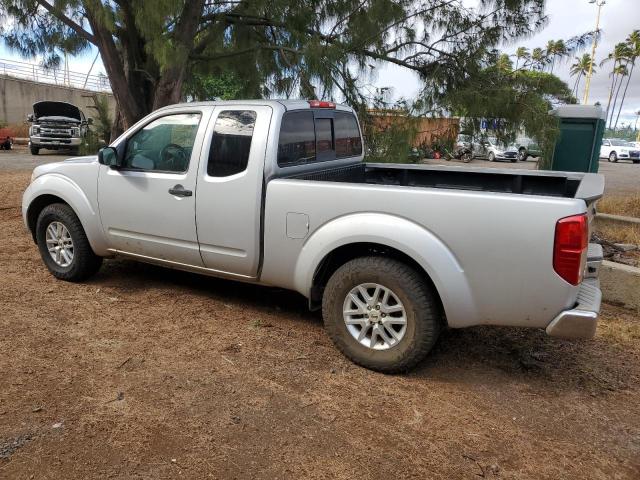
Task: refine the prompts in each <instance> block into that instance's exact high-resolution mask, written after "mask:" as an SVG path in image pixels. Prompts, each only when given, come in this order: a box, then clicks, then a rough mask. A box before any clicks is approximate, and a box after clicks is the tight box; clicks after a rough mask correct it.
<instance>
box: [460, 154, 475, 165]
mask: <svg viewBox="0 0 640 480" xmlns="http://www.w3.org/2000/svg"><path fill="white" fill-rule="evenodd" d="M472 158H473V156H472V155H471V152H464V153H463V154H462V156H461V157H460V159H461V160H462V161H463V162H464V163H469V162H470V161H471V159H472Z"/></svg>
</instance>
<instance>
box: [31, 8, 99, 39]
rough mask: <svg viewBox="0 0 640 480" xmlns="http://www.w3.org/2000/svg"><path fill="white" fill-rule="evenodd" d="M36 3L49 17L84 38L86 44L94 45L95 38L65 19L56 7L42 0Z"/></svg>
mask: <svg viewBox="0 0 640 480" xmlns="http://www.w3.org/2000/svg"><path fill="white" fill-rule="evenodd" d="M36 3H37V4H38V5H40V6H42V7H43V8H44V9H45V10H47V11H48V12H49V13H50V14H51V15H53V16H54V17H56V18H57V19H58V20H60V21H61V22H62V23H64V24H65V25H66V26H67V27H69V28H70V29H71V30H73V31H74V32H76V33H77V34H78V35H80V36H81V37H82V38H84V39H85V40H86V41H87V42H89V43H92V44H94V45H96V39H95V37H94V36H93V35H92V34H91V33H89V32H87V31H86V30H85V29H84V28H82V26H81V25H78V24H77V23H76V22H74V21H73V20H71V19H70V18H69V17H67V16H66V15H65V14H64V13H63V12H62V10H60V9H59V8H58V7H56V6H55V5H51V4H50V3H49V2H45V1H44V0H36Z"/></svg>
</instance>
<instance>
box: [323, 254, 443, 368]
mask: <svg viewBox="0 0 640 480" xmlns="http://www.w3.org/2000/svg"><path fill="white" fill-rule="evenodd" d="M322 311H323V318H324V326H325V329H326V331H327V333H328V334H329V336H330V337H331V339H332V340H333V343H334V344H335V345H336V347H337V348H338V349H339V350H340V351H341V352H342V353H343V354H344V355H345V356H347V357H348V358H349V359H351V360H352V361H353V362H355V363H357V364H358V365H361V366H363V367H365V368H369V369H371V370H376V371H378V372H383V373H397V372H403V371H407V370H409V369H411V368H412V367H414V366H415V365H416V364H417V363H418V362H420V361H421V360H422V359H423V358H424V357H425V356H426V355H427V354H428V353H429V351H430V350H431V348H432V347H433V345H434V344H435V342H436V340H437V338H438V334H439V333H440V329H441V325H442V320H441V315H440V308H439V303H438V301H437V300H436V297H435V296H434V293H433V291H432V290H431V288H430V286H429V285H428V284H427V282H426V281H425V279H424V278H423V275H421V274H420V273H418V272H417V271H416V270H414V269H413V268H411V267H409V266H408V265H406V264H404V263H402V262H399V261H397V260H393V259H390V258H385V257H361V258H356V259H354V260H351V261H349V262H347V263H345V264H344V265H342V266H341V267H340V268H338V270H336V271H335V273H334V274H333V275H332V276H331V278H330V279H329V282H328V283H327V286H326V288H325V291H324V295H323V298H322Z"/></svg>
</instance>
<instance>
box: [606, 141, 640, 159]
mask: <svg viewBox="0 0 640 480" xmlns="http://www.w3.org/2000/svg"><path fill="white" fill-rule="evenodd" d="M600 158H606V159H608V160H609V161H610V162H617V161H618V160H619V159H625V160H631V161H632V162H633V163H640V149H638V148H636V147H635V146H634V145H632V144H631V143H629V142H627V141H626V140H619V139H617V138H603V139H602V146H601V147H600Z"/></svg>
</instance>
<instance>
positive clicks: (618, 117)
mask: <svg viewBox="0 0 640 480" xmlns="http://www.w3.org/2000/svg"><path fill="white" fill-rule="evenodd" d="M635 66H636V62H635V60H634V62H633V63H632V64H631V71H629V75H628V76H627V84H626V85H625V86H624V92H623V93H622V100H620V107H618V116H617V117H616V123H615V125H614V127H613V129H614V130H615V129H616V128H617V127H618V120H620V112H622V106H623V105H624V99H625V97H626V96H627V89H628V88H629V82H630V81H631V75H633V68H634V67H635Z"/></svg>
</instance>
